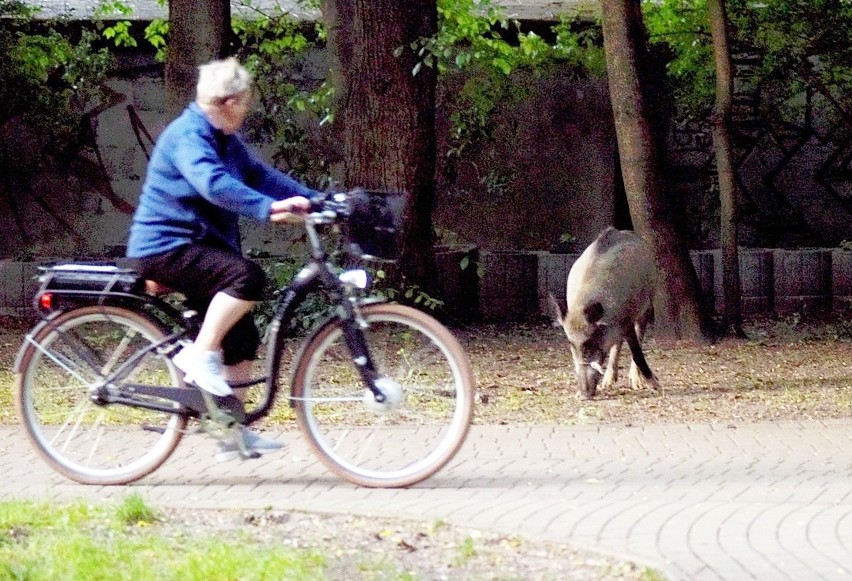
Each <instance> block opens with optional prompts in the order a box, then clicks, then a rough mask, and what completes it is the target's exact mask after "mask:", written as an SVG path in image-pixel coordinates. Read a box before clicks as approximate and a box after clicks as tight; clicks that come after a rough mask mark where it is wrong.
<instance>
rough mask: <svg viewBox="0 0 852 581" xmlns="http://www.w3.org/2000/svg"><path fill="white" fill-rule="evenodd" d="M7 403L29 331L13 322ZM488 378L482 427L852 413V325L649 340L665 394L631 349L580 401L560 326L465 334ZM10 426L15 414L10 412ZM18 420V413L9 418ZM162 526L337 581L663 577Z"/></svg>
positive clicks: (334, 527) (4, 377)
mask: <svg viewBox="0 0 852 581" xmlns="http://www.w3.org/2000/svg"><path fill="white" fill-rule="evenodd" d="M0 328H2V329H5V331H4V332H2V333H0V386H2V389H3V391H5V392H6V393H0V402H8V401H9V400H8V395H9V394H8V389H9V388H8V387H7V386H9V385H11V373H10V371H9V369H10V367H11V363H12V359H13V356H14V351H15V349H16V348H17V345H19V344H20V340H21V336H22V332H23V329H22V328H20V326H16V325H15V324H14V323H11V322H9V321H6V322H5V324H3V322H2V321H0ZM454 332H455V333H456V335H457V336H458V337H459V338H460V339H461V341H462V343H463V344H464V345H465V348H466V350H467V352H468V354H469V357H470V360H471V363H472V365H473V367H474V373H475V377H476V381H477V403H478V405H477V409H476V419H475V422H476V423H478V424H516V423H551V424H563V425H589V424H601V425H624V426H627V425H643V424H652V423H708V422H713V423H722V424H725V425H732V424H742V423H750V422H762V421H779V420H792V421H795V420H802V419H824V418H848V417H852V322H849V321H833V322H831V323H822V324H807V323H803V322H801V321H798V320H797V319H795V318H790V319H786V320H780V321H763V322H758V323H752V324H750V325H748V326H747V327H746V332H747V334H748V337H749V338H748V339H727V340H724V341H721V342H719V343H717V344H715V345H696V344H688V343H672V342H664V341H659V340H656V339H654V337H653V332H652V333H651V335H650V336H649V339H648V340H647V341H646V350H645V351H646V358H647V360H648V363H649V365H650V366H651V368H652V370H653V371H654V372H655V373H656V375H657V376H658V378H659V382H660V385H661V386H662V389H661V390H660V391H659V392H654V391H650V390H635V391H634V390H632V389H631V388H630V387H629V385H628V381H627V372H626V367H627V364H628V362H629V359H628V355H627V350H625V352H624V353H623V354H622V361H621V374H620V379H619V381H618V383H617V384H616V385H615V387H614V388H612V389H610V390H608V391H604V392H601V393H599V394H598V396H597V397H596V398H594V399H593V400H586V399H584V398H581V397H579V396H578V395H577V390H576V387H575V385H574V380H573V371H572V370H573V366H572V364H571V360H570V352H569V350H568V343H567V339H566V338H565V337H564V335H563V332H562V330H561V329H560V328H556V327H554V326H552V325H551V324H550V323H549V322H538V323H527V324H494V325H477V326H470V327H466V328H457V329H454ZM0 417H3V416H2V415H0ZM6 419H7V421H12V420H9V417H8V415H7V416H6ZM162 514H163V520H162V523H161V525H162V526H163V527H166V528H174V527H178V528H180V529H183V530H187V529H191V530H193V531H196V532H199V533H200V532H208V533H209V532H214V531H215V532H217V534H219V533H224V534H230V533H231V532H234V531H236V532H235V534H237V533H239V534H248V535H249V536H250V537H252V538H255V539H257V540H258V541H260V542H283V543H285V544H289V545H292V546H295V547H302V548H313V549H315V550H318V551H319V552H321V553H322V554H325V555H326V556H327V557H328V558H329V568H328V577H327V578H328V579H344V578H347V577H349V578H358V579H430V580H431V579H454V580H455V579H470V580H480V579H501V580H509V579H519V580H539V579H541V580H544V579H553V580H557V579H560V580H561V579H587V580H603V579H631V580H645V581H651V580H655V579H662V577H660V576H659V574H658V573H657V572H656V571H654V570H652V569H647V568H645V567H644V566H641V565H638V564H635V563H631V562H628V561H624V560H620V559H617V558H613V557H611V556H604V555H598V554H595V553H592V552H587V551H584V550H580V549H578V548H576V547H572V546H571V545H569V544H557V543H546V542H542V541H539V540H535V539H526V538H520V537H514V536H508V535H503V534H496V533H492V532H489V531H476V530H466V529H462V528H457V527H451V526H449V525H446V524H445V523H434V522H432V523H426V522H411V521H390V520H376V519H370V520H365V519H362V518H359V517H353V516H347V515H322V514H306V513H295V512H291V513H275V512H271V511H270V512H259V513H251V512H224V511H194V512H190V511H182V512H175V511H163V513H162Z"/></svg>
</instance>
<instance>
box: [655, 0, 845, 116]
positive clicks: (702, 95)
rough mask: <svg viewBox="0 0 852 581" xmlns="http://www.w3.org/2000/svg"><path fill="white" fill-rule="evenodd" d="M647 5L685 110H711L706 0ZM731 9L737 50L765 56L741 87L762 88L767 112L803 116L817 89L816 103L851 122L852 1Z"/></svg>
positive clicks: (740, 4)
mask: <svg viewBox="0 0 852 581" xmlns="http://www.w3.org/2000/svg"><path fill="white" fill-rule="evenodd" d="M643 7H644V9H645V21H646V24H647V26H648V30H649V33H650V36H651V40H652V42H656V43H660V44H664V45H665V46H666V47H667V49H668V50H669V51H670V53H671V55H672V60H671V61H670V62H669V63H668V72H669V79H670V81H671V82H672V83H673V85H674V88H675V91H676V96H677V98H678V105H679V109H680V111H681V113H682V115H683V116H684V117H687V118H699V117H703V116H705V115H706V114H707V112H708V111H709V109H710V107H711V106H712V103H713V97H714V94H715V80H714V79H715V73H714V61H713V55H712V49H711V42H712V39H711V37H710V32H709V22H708V13H707V1H706V0H663V1H657V0H643ZM727 8H728V16H729V19H730V23H731V34H732V41H733V42H732V45H733V47H734V51H735V52H738V53H740V54H743V53H746V54H747V53H751V54H752V55H755V56H757V57H759V58H757V59H755V61H754V62H755V63H756V66H755V67H754V68H752V69H751V70H749V71H748V74H747V75H745V74H740V75H739V76H738V79H737V80H738V83H739V90H740V91H744V90H752V91H756V90H758V89H759V90H760V91H761V97H762V98H763V99H764V105H763V113H765V114H769V115H775V116H776V117H775V119H772V120H773V121H776V122H779V123H784V122H786V121H790V120H794V119H799V118H800V117H801V113H802V109H803V107H804V106H806V105H808V104H809V103H808V102H807V101H806V100H805V99H802V95H803V93H805V92H806V91H810V92H811V93H813V92H818V93H821V94H822V96H823V99H822V100H821V101H820V102H819V103H817V104H818V105H822V107H823V110H822V111H821V112H820V115H821V116H823V118H824V119H825V120H826V121H827V122H828V124H829V125H833V124H836V123H837V122H840V121H843V122H845V123H846V124H847V125H849V124H850V123H852V116H850V115H849V111H850V108H852V102H850V100H852V45H850V43H849V42H848V39H849V37H850V35H852V3H850V2H846V1H845V0H809V1H807V2H804V1H802V0H774V1H773V2H761V3H755V2H752V1H751V0H727ZM743 72H744V71H743ZM811 104H813V103H811ZM825 116H827V117H825Z"/></svg>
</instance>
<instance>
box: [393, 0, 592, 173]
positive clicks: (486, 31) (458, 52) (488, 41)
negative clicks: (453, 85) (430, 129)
mask: <svg viewBox="0 0 852 581" xmlns="http://www.w3.org/2000/svg"><path fill="white" fill-rule="evenodd" d="M552 33H553V40H552V41H550V42H548V41H546V40H545V39H544V38H542V37H541V36H539V35H537V34H536V33H535V32H524V31H522V30H521V28H520V23H519V22H517V21H516V20H512V19H509V18H508V17H506V16H505V13H504V12H503V10H502V9H501V8H499V7H497V6H495V5H493V4H492V3H491V2H490V0H439V1H438V33H437V34H436V35H435V36H433V37H429V38H424V39H420V40H419V41H417V42H415V43H412V44H411V46H409V47H399V48H397V50H396V55H397V56H398V55H400V54H402V52H403V51H404V50H406V48H407V49H409V50H414V51H416V52H417V55H418V57H419V58H420V61H419V62H418V64H417V65H415V68H414V70H413V71H412V74H417V73H418V71H419V70H420V68H421V67H422V66H427V67H436V68H437V70H438V73H439V74H440V75H443V76H447V75H449V74H452V73H457V72H463V73H464V77H465V80H464V81H463V84H462V86H461V88H460V90H459V91H458V92H457V94H456V95H455V96H454V97H453V98H452V100H451V101H452V102H451V103H450V109H451V113H450V117H451V121H452V129H451V131H452V135H451V145H450V148H449V150H448V152H447V155H448V156H450V157H461V156H462V155H463V153H464V151H465V149H467V148H468V147H469V146H471V145H473V144H475V143H479V142H482V141H486V140H488V139H490V138H491V124H490V119H491V115H492V114H493V113H494V112H495V111H496V109H497V107H498V106H500V105H501V104H508V106H511V103H513V102H517V101H519V100H521V99H523V98H524V97H525V94H524V92H523V91H522V90H518V88H517V86H516V85H512V84H511V83H507V82H506V78H507V77H508V76H509V75H511V74H512V73H514V72H516V71H520V70H531V71H535V72H536V73H544V72H546V71H548V70H553V69H554V68H556V67H560V68H568V69H570V70H573V71H574V72H575V74H577V75H578V76H586V75H600V74H602V73H603V71H604V70H605V66H606V65H605V60H604V54H603V49H602V47H601V37H600V31H599V29H597V28H596V27H593V26H589V25H588V24H581V23H580V22H579V21H578V20H573V19H569V18H567V17H562V18H561V19H560V21H559V23H557V24H556V25H555V26H554V27H553V28H552Z"/></svg>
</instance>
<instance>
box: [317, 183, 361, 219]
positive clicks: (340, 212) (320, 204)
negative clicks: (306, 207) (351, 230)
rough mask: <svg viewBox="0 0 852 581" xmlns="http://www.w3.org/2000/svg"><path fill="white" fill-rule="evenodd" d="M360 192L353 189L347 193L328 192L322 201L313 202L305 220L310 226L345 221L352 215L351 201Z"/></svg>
mask: <svg viewBox="0 0 852 581" xmlns="http://www.w3.org/2000/svg"><path fill="white" fill-rule="evenodd" d="M360 191H361V190H359V189H355V190H351V191H348V192H330V193H328V194H326V197H325V198H324V199H322V200H317V201H314V202H313V204H312V207H311V212H310V213H309V214H308V215H307V216H306V217H305V220H306V221H308V222H310V223H312V224H330V223H332V222H336V221H338V220H340V219H341V218H343V219H346V218H348V217H349V216H351V215H352V199H353V197H354V196H356V195H357V194H358V192H360Z"/></svg>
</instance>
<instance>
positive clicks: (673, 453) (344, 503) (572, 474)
mask: <svg viewBox="0 0 852 581" xmlns="http://www.w3.org/2000/svg"><path fill="white" fill-rule="evenodd" d="M273 435H275V434H273ZM280 435H281V437H282V438H284V439H285V440H287V441H288V449H287V452H285V453H282V454H279V455H278V456H277V457H275V458H266V459H263V460H256V461H247V462H237V463H230V464H216V463H214V461H213V460H212V456H213V450H214V448H213V444H212V442H210V441H209V440H207V439H206V438H205V437H204V436H200V435H194V436H190V437H188V438H187V439H186V440H184V443H182V444H181V447H180V448H179V449H178V451H177V452H176V454H175V456H174V457H173V458H172V459H171V460H170V461H169V462H167V463H166V465H164V466H163V467H162V468H161V469H160V470H159V471H158V472H156V473H155V474H154V475H152V476H150V477H148V478H146V479H145V480H143V481H141V482H139V483H137V484H135V485H133V486H128V487H112V488H102V487H91V486H89V487H87V486H81V485H76V484H73V483H71V482H69V481H67V480H64V479H63V478H61V477H60V476H58V475H56V474H54V473H53V472H52V471H50V470H49V469H48V468H47V466H46V465H45V464H44V463H42V462H41V461H40V460H39V459H38V458H37V457H36V456H35V454H34V453H33V452H32V451H31V449H30V447H29V445H28V444H26V443H24V442H23V441H22V439H21V435H20V432H19V429H18V428H17V427H15V426H5V427H0V474H2V476H0V482H2V488H0V498H3V499H8V498H34V499H45V498H50V499H56V500H72V499H78V498H86V499H90V500H97V499H104V498H115V497H118V498H121V497H123V496H126V495H127V494H128V492H129V491H135V492H138V493H140V494H141V495H142V496H143V497H144V498H146V499H147V500H148V501H149V502H151V503H152V504H154V505H160V506H190V507H203V508H214V507H215V508H223V507H234V508H263V507H273V508H277V509H300V510H318V511H326V512H347V513H359V514H370V515H379V516H390V517H411V518H416V519H433V518H441V519H444V520H446V521H448V522H452V523H456V524H460V525H464V526H470V527H475V528H483V529H492V530H497V531H503V532H512V533H520V534H522V535H529V536H534V537H539V538H544V539H550V540H558V541H565V542H569V543H572V544H574V545H577V546H584V547H592V548H596V549H599V550H602V551H605V552H607V553H611V554H616V555H619V556H624V557H629V558H632V559H634V560H636V561H638V562H640V563H644V564H648V565H650V566H653V567H656V568H658V569H660V570H661V571H663V572H664V573H665V574H666V575H667V576H668V577H669V579H671V580H672V581H677V580H684V581H697V580H720V581H732V580H740V579H760V580H767V581H777V580H783V579H792V580H808V581H811V580H819V579H840V580H852V421H826V422H795V423H769V424H755V425H741V426H731V427H726V426H721V425H718V426H717V425H674V426H668V425H667V426H647V427H629V428H618V427H556V426H513V427H510V426H476V427H474V428H473V430H472V432H471V435H470V437H469V439H468V441H467V442H466V444H465V447H464V448H463V450H462V452H461V453H460V454H459V456H458V457H457V458H456V459H455V460H454V461H453V462H452V463H451V464H450V465H449V466H448V467H447V468H445V469H444V470H443V471H442V472H440V473H439V474H438V475H436V476H435V477H433V478H432V479H430V480H428V481H427V482H425V483H423V484H421V485H419V486H416V487H413V488H410V489H405V490H371V489H362V488H356V487H354V486H351V485H349V484H347V483H345V482H342V481H340V480H338V479H336V478H334V477H333V476H331V475H330V474H329V473H327V472H326V471H325V470H324V469H323V467H322V466H320V465H319V464H318V463H317V462H316V461H315V460H314V459H313V458H312V457H311V456H310V454H309V453H308V451H307V449H306V447H305V444H304V440H303V439H302V437H301V436H300V435H299V434H298V433H297V432H287V433H284V434H280ZM208 459H209V460H208Z"/></svg>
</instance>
